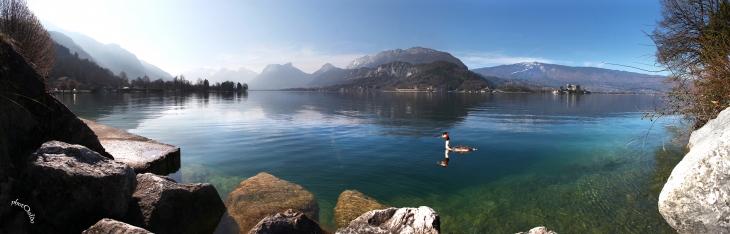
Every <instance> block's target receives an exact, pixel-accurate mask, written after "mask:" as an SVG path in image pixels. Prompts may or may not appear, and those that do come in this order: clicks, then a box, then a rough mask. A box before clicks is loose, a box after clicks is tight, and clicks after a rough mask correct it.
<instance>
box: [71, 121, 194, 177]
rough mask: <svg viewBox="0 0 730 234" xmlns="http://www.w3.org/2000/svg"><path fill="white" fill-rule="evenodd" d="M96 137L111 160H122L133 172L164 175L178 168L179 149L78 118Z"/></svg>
mask: <svg viewBox="0 0 730 234" xmlns="http://www.w3.org/2000/svg"><path fill="white" fill-rule="evenodd" d="M79 119H81V120H82V121H84V123H86V125H88V126H89V128H91V130H92V131H94V133H95V134H96V135H97V136H98V137H99V142H101V145H102V146H104V148H105V149H106V151H107V152H109V153H110V154H111V155H112V156H114V160H116V161H118V162H123V163H125V164H127V165H129V166H130V167H132V168H133V169H134V172H135V173H147V172H149V173H154V174H157V175H168V174H170V173H173V172H176V171H177V170H178V169H180V148H178V147H175V146H173V145H168V144H165V143H161V142H158V141H155V140H151V139H149V138H146V137H143V136H140V135H137V134H134V133H129V132H126V131H123V130H120V129H116V128H113V127H109V126H106V125H103V124H99V123H97V122H94V121H91V120H87V119H82V118H79Z"/></svg>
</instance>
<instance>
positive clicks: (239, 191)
mask: <svg viewBox="0 0 730 234" xmlns="http://www.w3.org/2000/svg"><path fill="white" fill-rule="evenodd" d="M226 207H227V208H228V213H229V214H230V215H231V217H233V219H235V220H236V222H237V223H238V226H239V228H240V229H241V232H243V233H247V232H248V231H250V230H251V229H252V228H253V227H254V226H255V225H256V224H257V223H259V221H260V220H261V219H263V218H265V217H266V216H269V215H273V214H276V213H279V212H284V211H286V210H288V209H294V210H295V211H298V212H302V213H304V214H305V215H306V216H307V217H311V219H313V220H315V221H318V220H319V204H318V203H317V199H316V198H315V197H314V195H312V193H310V192H309V191H307V190H305V189H304V188H302V186H299V185H297V184H294V183H291V182H288V181H285V180H282V179H279V178H276V177H274V176H272V175H270V174H267V173H265V172H261V173H259V174H258V175H256V176H254V177H251V178H249V179H247V180H244V181H243V182H241V183H240V184H239V185H238V187H236V188H235V189H234V190H233V191H232V192H231V193H230V194H228V197H227V198H226Z"/></svg>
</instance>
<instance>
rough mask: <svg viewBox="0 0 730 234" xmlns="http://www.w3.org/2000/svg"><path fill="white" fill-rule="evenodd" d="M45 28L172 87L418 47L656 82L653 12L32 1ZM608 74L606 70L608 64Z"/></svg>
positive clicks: (425, 4) (528, 4)
mask: <svg viewBox="0 0 730 234" xmlns="http://www.w3.org/2000/svg"><path fill="white" fill-rule="evenodd" d="M27 1H28V6H29V8H30V9H31V10H33V11H34V12H35V14H36V16H37V17H38V18H40V19H41V20H42V21H47V22H50V23H52V24H54V25H56V26H58V27H61V28H64V29H66V30H70V31H76V32H79V33H82V34H86V35H88V36H91V37H93V38H95V39H97V40H98V41H101V42H103V43H116V44H119V45H121V46H122V47H123V48H125V49H127V50H129V51H130V52H132V53H134V54H136V55H137V57H139V58H140V59H142V60H145V61H147V62H149V63H151V64H154V65H157V66H158V67H160V68H162V69H163V70H165V71H167V72H169V73H171V74H173V75H177V74H180V73H181V72H183V71H186V70H190V69H193V68H197V67H211V68H216V69H217V68H222V67H226V68H228V69H238V68H240V67H245V68H247V69H250V70H253V71H255V72H259V73H260V72H261V70H262V69H263V68H264V67H265V66H266V65H268V64H272V63H276V64H284V63H288V62H292V63H293V64H294V66H296V67H298V68H300V69H301V70H303V71H305V72H308V73H312V72H314V71H316V70H317V69H319V68H320V67H321V66H322V65H323V64H325V63H332V64H333V65H335V66H338V67H344V66H346V65H347V63H349V62H350V61H352V60H353V59H355V58H358V57H361V56H364V55H373V54H377V53H378V52H381V51H384V50H391V49H396V48H401V49H407V48H410V47H414V46H421V47H427V48H432V49H436V50H441V51H446V52H449V53H451V54H452V55H454V56H456V57H457V58H459V59H461V60H462V61H463V62H464V63H465V64H466V65H467V66H468V67H469V68H470V69H474V68H480V67H487V66H496V65H502V64H512V63H517V62H532V61H538V62H545V63H554V64H562V65H569V66H594V67H603V68H609V69H617V70H627V71H634V72H642V71H640V70H637V69H631V68H627V67H621V66H613V65H609V64H605V63H613V64H622V65H627V66H636V67H640V68H644V69H649V70H657V68H655V67H652V66H650V65H653V64H654V57H653V54H654V51H655V48H654V47H653V46H651V44H652V42H651V40H650V39H649V38H648V37H646V35H645V34H644V33H643V32H642V30H643V31H644V32H646V33H651V31H652V30H653V29H654V25H655V22H656V21H657V20H659V19H660V17H661V15H660V6H659V3H658V1H652V0H633V1H622V0H618V1H616V0H614V1H603V0H590V1H585V0H583V1H567V0H566V1H561V0H556V1H545V0H542V1H537V0H535V1H527V0H525V1H519V0H515V1H486V0H485V1H385V0H372V1H357V0H337V1H335V0H329V1H317V0H314V1H311V0H308V1H294V0H291V1H276V0H274V1H269V0H267V1H263V0H260V1H259V0H256V1H233V0H231V1H221V0H213V1H187V0H182V1H158V0H154V1H137V0H125V1H87V0H68V1H58V0H27ZM604 62H605V63H604Z"/></svg>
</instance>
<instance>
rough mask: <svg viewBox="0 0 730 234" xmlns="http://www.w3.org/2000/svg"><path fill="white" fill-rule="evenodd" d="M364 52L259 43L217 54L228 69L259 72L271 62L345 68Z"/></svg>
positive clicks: (308, 70) (304, 67) (305, 67)
mask: <svg viewBox="0 0 730 234" xmlns="http://www.w3.org/2000/svg"><path fill="white" fill-rule="evenodd" d="M362 56H364V55H363V54H332V53H327V52H324V51H320V50H317V49H315V48H313V47H311V46H273V45H268V44H259V45H256V46H251V47H249V48H246V49H245V50H244V51H241V52H239V53H235V54H231V53H222V54H218V55H217V56H216V59H217V60H218V64H223V66H224V67H226V68H228V69H238V68H239V67H245V68H247V69H249V70H252V71H254V72H257V73H261V71H262V70H263V69H264V68H265V67H266V66H267V65H269V64H285V63H290V62H291V63H292V65H294V67H296V68H299V69H300V70H302V71H303V72H306V73H313V72H315V71H317V70H319V69H320V68H321V67H322V65H324V64H325V63H331V64H332V65H334V66H336V67H339V68H344V67H345V66H347V64H348V63H350V62H352V60H355V59H356V58H359V57H362Z"/></svg>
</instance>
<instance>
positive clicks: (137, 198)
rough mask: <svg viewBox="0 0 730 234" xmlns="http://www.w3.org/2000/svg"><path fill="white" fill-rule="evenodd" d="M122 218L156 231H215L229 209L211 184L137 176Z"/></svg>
mask: <svg viewBox="0 0 730 234" xmlns="http://www.w3.org/2000/svg"><path fill="white" fill-rule="evenodd" d="M133 198H134V200H133V201H132V202H131V203H130V204H129V211H128V212H127V215H126V216H125V218H124V219H123V220H124V221H125V222H127V223H129V224H132V225H134V226H138V227H142V228H144V229H147V230H150V231H151V232H154V233H213V231H215V228H216V226H218V222H220V220H221V216H222V215H223V213H224V212H225V210H226V208H225V206H224V205H223V201H221V199H220V196H218V192H217V191H216V190H215V188H214V187H213V186H212V185H210V184H198V183H196V184H178V183H177V182H175V180H173V179H171V178H170V177H167V176H158V175H155V174H151V173H144V174H139V175H137V190H136V191H134V195H133Z"/></svg>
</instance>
